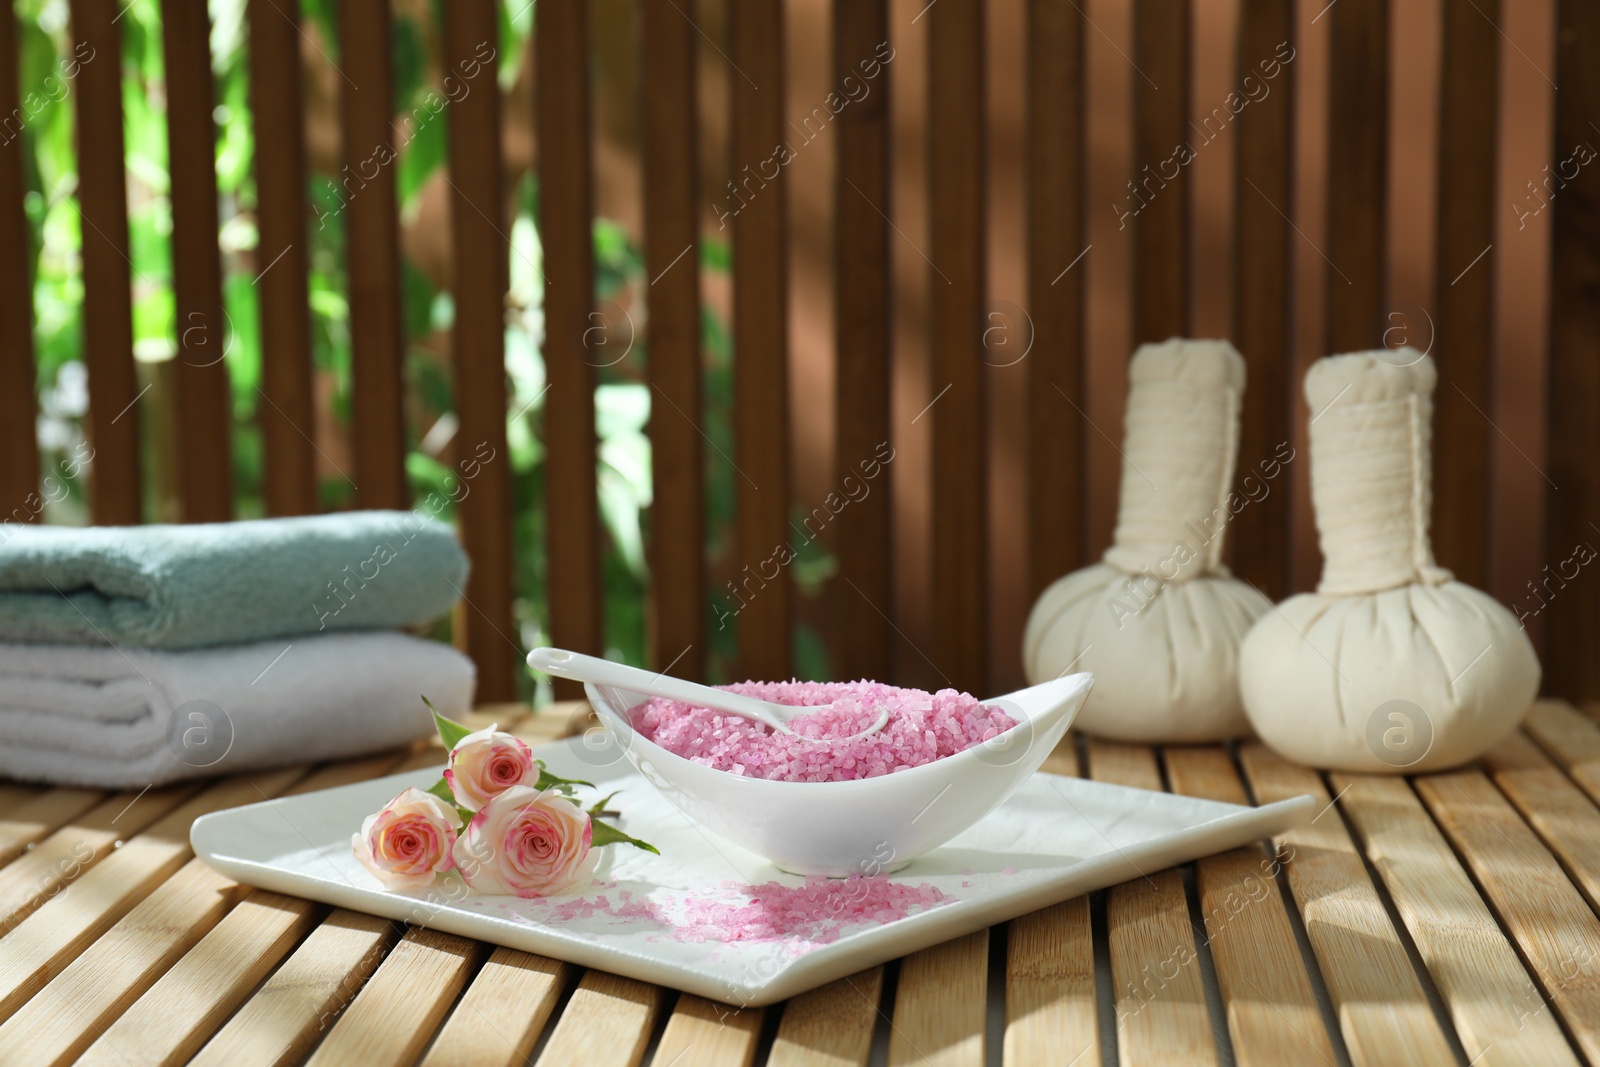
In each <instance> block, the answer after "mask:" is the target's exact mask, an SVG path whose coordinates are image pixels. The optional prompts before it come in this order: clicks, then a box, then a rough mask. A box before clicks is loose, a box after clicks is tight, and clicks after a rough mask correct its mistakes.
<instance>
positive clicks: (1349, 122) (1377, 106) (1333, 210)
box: [1326, 0, 1389, 353]
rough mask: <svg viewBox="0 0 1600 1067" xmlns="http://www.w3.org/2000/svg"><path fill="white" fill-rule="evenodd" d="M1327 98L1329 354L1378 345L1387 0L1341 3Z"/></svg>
mask: <svg viewBox="0 0 1600 1067" xmlns="http://www.w3.org/2000/svg"><path fill="white" fill-rule="evenodd" d="M1326 17H1327V18H1329V19H1332V20H1333V27H1332V31H1331V32H1332V35H1333V57H1332V73H1331V76H1330V80H1329V87H1328V91H1329V101H1328V245H1327V247H1328V259H1329V260H1330V261H1331V262H1330V263H1329V266H1328V275H1327V279H1326V285H1327V292H1328V351H1329V352H1330V353H1337V352H1353V351H1357V350H1361V349H1369V348H1377V347H1379V346H1380V345H1381V344H1382V343H1383V339H1384V338H1383V307H1384V280H1385V273H1386V272H1385V271H1384V257H1385V254H1386V252H1387V246H1386V243H1385V227H1386V226H1387V224H1388V208H1387V191H1388V169H1387V166H1388V136H1389V3H1388V0H1340V3H1338V4H1336V5H1335V6H1334V7H1333V8H1332V9H1331V10H1329V11H1328V13H1327V15H1326Z"/></svg>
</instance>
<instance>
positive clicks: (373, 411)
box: [338, 0, 411, 508]
mask: <svg viewBox="0 0 1600 1067" xmlns="http://www.w3.org/2000/svg"><path fill="white" fill-rule="evenodd" d="M390 41H391V34H390V15H389V2H388V0H342V2H341V3H340V4H339V55H338V68H339V70H338V73H339V76H340V84H339V103H340V122H341V128H342V130H343V148H342V151H343V162H344V166H343V168H342V169H341V171H340V174H339V181H340V184H341V186H342V187H343V188H342V192H341V196H342V197H343V199H344V218H345V247H347V248H349V249H350V250H351V254H350V256H349V257H348V262H347V265H346V274H347V277H348V278H349V290H350V292H349V296H350V352H351V374H352V382H351V389H350V425H351V445H352V448H353V450H354V452H355V468H356V469H355V475H354V480H355V486H356V503H357V504H358V505H359V506H361V507H364V508H403V507H406V506H407V504H408V503H409V502H410V499H411V493H410V490H409V489H408V487H407V485H406V472H405V445H406V441H405V406H404V398H405V387H404V384H403V378H402V376H401V363H402V360H403V358H404V355H405V332H404V328H403V327H402V325H401V303H400V215H399V211H400V208H399V200H398V196H397V193H396V190H395V160H394V159H393V158H391V157H392V156H393V155H394V133H393V126H392V122H393V118H394V58H393V53H392V51H391V45H390Z"/></svg>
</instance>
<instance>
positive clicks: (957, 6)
mask: <svg viewBox="0 0 1600 1067" xmlns="http://www.w3.org/2000/svg"><path fill="white" fill-rule="evenodd" d="M923 17H924V18H926V19H927V20H928V22H929V26H928V54H929V63H930V65H931V72H930V74H931V76H930V77H929V78H928V115H929V129H928V194H929V195H928V203H929V209H930V211H931V212H932V216H931V219H930V223H929V227H930V229H931V231H932V241H931V243H930V248H929V256H930V258H931V262H930V264H929V270H930V272H931V274H930V276H929V281H928V288H929V305H930V307H929V335H930V338H931V348H932V354H933V379H932V384H933V392H934V393H935V399H934V401H933V403H932V407H931V409H930V410H929V411H928V413H927V417H928V418H930V419H932V420H933V435H934V436H933V516H934V523H933V610H934V616H935V618H936V620H937V623H936V628H935V635H936V636H935V641H934V661H935V663H936V665H937V668H938V670H939V671H940V672H941V673H942V674H943V676H944V678H945V679H946V681H947V683H948V684H950V685H952V686H954V687H955V688H957V689H962V690H966V691H967V692H971V693H981V692H984V690H985V682H986V681H987V677H988V670H987V665H988V664H987V661H988V656H987V645H988V615H989V610H988V608H989V582H988V571H987V567H988V557H989V553H988V508H987V506H986V502H987V501H986V493H985V487H986V483H987V479H986V477H985V472H986V470H987V466H988V464H987V455H986V453H987V442H988V417H987V407H988V397H987V392H988V379H987V375H986V374H985V373H984V362H983V358H982V357H983V348H982V338H983V329H984V326H985V325H986V323H985V322H984V300H985V298H986V296H987V291H986V273H985V272H986V261H985V255H986V252H985V240H986V236H987V229H986V227H985V212H986V204H985V196H984V194H985V181H984V164H985V158H986V153H985V151H984V103H985V100H986V95H985V92H984V9H983V5H982V4H981V3H979V2H978V0H942V2H941V3H939V4H938V5H936V6H934V7H932V8H930V9H928V11H927V13H926V14H925V15H924V16H923ZM941 393H942V395H940V394H941Z"/></svg>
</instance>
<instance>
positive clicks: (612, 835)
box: [589, 818, 661, 856]
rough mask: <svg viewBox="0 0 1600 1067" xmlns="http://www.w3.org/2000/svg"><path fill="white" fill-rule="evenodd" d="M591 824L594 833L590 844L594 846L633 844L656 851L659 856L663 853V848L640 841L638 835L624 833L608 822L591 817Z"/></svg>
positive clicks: (635, 846) (649, 850)
mask: <svg viewBox="0 0 1600 1067" xmlns="http://www.w3.org/2000/svg"><path fill="white" fill-rule="evenodd" d="M589 826H590V831H591V833H592V835H593V836H592V837H591V838H590V841H589V844H590V845H591V846H592V847H594V848H602V847H604V846H606V845H632V846H633V847H634V848H642V849H644V850H645V851H646V852H651V853H654V854H655V855H657V856H659V855H661V850H660V849H658V848H656V846H654V845H652V844H650V843H649V842H648V841H640V840H639V839H638V838H637V837H633V836H631V835H629V834H626V833H624V832H623V831H621V830H619V829H617V828H616V827H615V826H612V825H611V824H610V823H608V822H601V821H600V820H599V819H595V818H591V819H590V820H589Z"/></svg>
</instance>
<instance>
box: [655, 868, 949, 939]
mask: <svg viewBox="0 0 1600 1067" xmlns="http://www.w3.org/2000/svg"><path fill="white" fill-rule="evenodd" d="M723 888H724V889H725V890H730V891H732V892H733V893H734V894H735V896H736V897H740V898H742V897H745V896H748V897H749V898H750V899H748V900H744V899H734V900H727V899H695V898H693V897H690V898H688V899H686V900H685V901H684V907H683V914H682V917H681V919H679V920H678V922H677V924H676V925H677V927H678V928H677V930H676V931H675V933H674V937H675V939H676V940H679V941H781V940H788V939H791V938H798V939H800V940H803V941H809V942H814V943H817V944H828V943H831V942H833V941H836V940H838V938H839V934H840V932H841V931H842V930H843V929H844V927H846V926H849V925H852V924H857V923H868V922H871V923H888V922H895V921H897V920H900V919H904V918H906V916H908V915H910V914H911V913H912V912H913V911H926V910H928V909H929V908H932V907H935V906H937V905H938V904H940V903H942V902H943V901H944V900H945V899H946V897H945V895H944V894H943V893H942V892H940V891H939V888H938V887H937V886H933V885H929V884H926V883H924V884H922V885H908V884H906V883H904V882H893V881H890V880H889V879H888V878H885V877H882V876H875V877H862V876H860V875H852V876H851V877H849V878H817V877H812V878H807V879H806V881H805V884H804V885H799V886H787V885H784V884H783V883H782V882H763V883H762V884H761V885H739V884H737V883H733V882H727V883H724V885H723Z"/></svg>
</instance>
